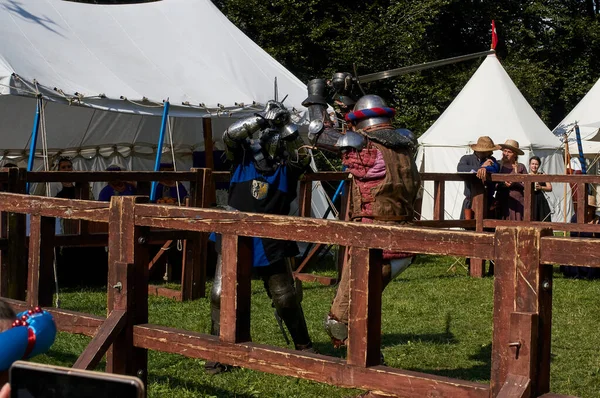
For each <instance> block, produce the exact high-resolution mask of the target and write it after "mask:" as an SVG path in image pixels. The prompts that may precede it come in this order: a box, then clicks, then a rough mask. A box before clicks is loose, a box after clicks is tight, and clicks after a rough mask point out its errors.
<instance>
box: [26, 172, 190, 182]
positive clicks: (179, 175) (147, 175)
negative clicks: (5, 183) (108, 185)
mask: <svg viewBox="0 0 600 398" xmlns="http://www.w3.org/2000/svg"><path fill="white" fill-rule="evenodd" d="M26 178H27V182H103V181H144V182H148V181H159V180H174V181H190V180H191V179H192V178H194V175H193V173H192V172H189V171H30V172H27V177H26Z"/></svg>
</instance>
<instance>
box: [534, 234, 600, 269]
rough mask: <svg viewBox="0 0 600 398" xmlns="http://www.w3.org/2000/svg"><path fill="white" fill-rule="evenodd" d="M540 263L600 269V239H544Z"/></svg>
mask: <svg viewBox="0 0 600 398" xmlns="http://www.w3.org/2000/svg"><path fill="white" fill-rule="evenodd" d="M567 248H568V249H567ZM540 261H541V262H542V263H544V264H563V265H577V266H583V267H594V268H598V267H600V239H595V238H562V237H558V236H557V237H543V238H542V243H541V254H540Z"/></svg>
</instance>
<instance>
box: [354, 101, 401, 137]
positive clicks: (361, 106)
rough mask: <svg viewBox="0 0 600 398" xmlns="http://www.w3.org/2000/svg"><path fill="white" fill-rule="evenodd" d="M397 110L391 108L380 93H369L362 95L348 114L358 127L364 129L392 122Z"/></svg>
mask: <svg viewBox="0 0 600 398" xmlns="http://www.w3.org/2000/svg"><path fill="white" fill-rule="evenodd" d="M394 114H395V111H394V110H393V109H392V108H389V107H388V106H387V104H386V102H385V101H384V100H383V98H381V97H380V96H378V95H373V94H368V95H364V96H362V97H360V98H359V99H358V101H357V102H356V105H354V110H353V111H352V113H351V114H348V116H349V117H348V119H351V120H353V121H354V123H355V124H356V128H358V129H360V130H362V129H364V128H367V127H371V126H375V125H378V124H391V123H392V118H393V117H394Z"/></svg>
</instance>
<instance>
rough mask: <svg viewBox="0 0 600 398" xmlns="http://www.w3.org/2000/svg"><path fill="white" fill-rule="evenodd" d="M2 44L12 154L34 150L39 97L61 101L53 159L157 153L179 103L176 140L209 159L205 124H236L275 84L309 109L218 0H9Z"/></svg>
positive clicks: (2, 93) (3, 115) (289, 78)
mask: <svg viewBox="0 0 600 398" xmlns="http://www.w3.org/2000/svg"><path fill="white" fill-rule="evenodd" d="M0 37H1V38H2V40H0V119H1V120H2V123H1V124H0V137H1V141H0V148H2V149H3V150H4V151H5V154H22V153H23V151H24V150H25V151H26V150H27V149H28V141H29V137H30V135H31V130H32V124H33V117H34V113H35V109H36V102H35V100H34V99H33V98H34V97H35V96H36V94H38V93H39V94H42V95H43V96H44V98H45V99H46V100H48V101H50V102H52V103H51V104H49V105H47V106H46V108H45V115H46V119H47V121H46V128H47V132H48V148H50V149H54V150H67V149H74V150H79V149H81V148H96V147H99V146H100V147H102V146H113V145H115V144H124V145H125V146H129V147H132V146H133V145H134V144H135V145H137V146H142V147H143V146H144V145H149V146H152V145H155V144H156V142H157V140H158V134H159V130H160V116H161V115H162V111H163V105H162V103H163V101H164V100H169V102H170V112H169V114H170V116H171V117H172V118H173V119H175V122H174V124H175V125H174V126H173V127H174V134H175V137H174V139H175V141H176V145H177V146H178V147H179V148H180V149H181V150H185V151H186V152H189V151H191V150H202V149H203V135H202V122H201V120H200V119H198V118H203V117H211V118H212V119H213V121H214V122H215V123H214V124H215V128H214V129H215V130H216V132H218V133H220V132H221V131H222V130H221V128H224V127H225V126H227V125H228V124H230V123H231V117H232V116H233V117H235V116H241V115H248V114H252V113H253V112H256V110H257V109H260V108H261V107H262V105H263V104H265V103H266V102H267V101H268V100H270V99H273V97H274V80H275V79H277V85H278V92H279V95H280V99H281V98H282V97H283V96H285V95H287V96H288V97H287V99H286V101H285V104H286V105H287V106H288V107H290V108H292V107H293V108H295V109H297V110H301V109H303V108H302V107H301V101H302V100H303V99H304V98H305V97H306V85H305V84H303V83H302V82H301V81H300V80H298V79H297V78H296V77H295V76H294V75H293V74H292V73H290V72H289V71H288V70H286V69H285V68H284V67H283V66H282V65H281V64H279V63H278V62H277V61H276V60H275V59H273V58H272V57H271V56H270V55H269V54H267V53H266V52H265V51H263V50H262V49H261V48H260V47H259V46H257V45H256V44H255V43H254V42H252V40H250V39H249V38H248V37H247V36H246V35H244V33H243V32H241V31H240V30H239V29H238V28H237V27H235V26H234V25H233V24H232V23H231V22H230V21H229V20H228V19H227V18H226V17H225V16H224V15H223V14H222V13H221V12H220V11H219V10H218V9H217V8H216V7H215V6H214V5H213V4H212V3H211V2H210V1H209V0H162V1H157V2H152V3H143V4H131V5H91V4H82V3H73V2H68V1H62V0H36V1H26V0H0ZM16 96H21V98H19V97H16ZM27 97H29V98H27ZM106 111H109V112H106ZM182 118H192V120H191V121H188V122H185V121H181V120H180V119H182ZM193 119H198V120H193ZM219 122H221V123H219ZM216 135H217V134H216Z"/></svg>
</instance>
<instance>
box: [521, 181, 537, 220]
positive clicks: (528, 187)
mask: <svg viewBox="0 0 600 398" xmlns="http://www.w3.org/2000/svg"><path fill="white" fill-rule="evenodd" d="M533 184H534V183H533V182H530V181H528V182H525V183H524V184H523V185H524V187H525V190H524V192H523V221H525V222H529V221H531V220H532V219H533V216H532V215H533V206H534V204H535V202H534V201H533V192H534V191H533Z"/></svg>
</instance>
